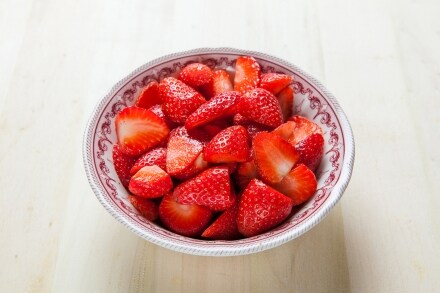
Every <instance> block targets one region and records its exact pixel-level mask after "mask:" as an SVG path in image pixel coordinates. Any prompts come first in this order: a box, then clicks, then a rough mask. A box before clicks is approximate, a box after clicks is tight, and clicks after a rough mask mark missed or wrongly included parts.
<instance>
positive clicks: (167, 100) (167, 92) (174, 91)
mask: <svg viewBox="0 0 440 293" xmlns="http://www.w3.org/2000/svg"><path fill="white" fill-rule="evenodd" d="M159 94H160V97H161V98H162V101H163V104H162V110H163V112H164V113H165V115H167V116H168V117H169V118H170V119H171V121H173V122H175V123H178V124H184V123H185V121H186V118H188V116H189V115H190V114H191V113H192V112H194V111H195V110H196V109H197V108H198V107H200V106H201V105H202V104H203V103H204V102H205V101H206V100H205V98H203V96H202V95H201V94H199V93H198V92H197V91H196V90H194V89H193V88H192V87H190V86H188V85H186V84H185V83H184V82H182V81H180V80H178V79H176V78H174V77H167V78H165V79H163V80H162V81H161V82H160V84H159Z"/></svg>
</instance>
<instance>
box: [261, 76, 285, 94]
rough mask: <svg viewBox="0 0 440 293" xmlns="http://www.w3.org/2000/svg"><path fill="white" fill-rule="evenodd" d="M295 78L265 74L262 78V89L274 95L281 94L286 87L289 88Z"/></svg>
mask: <svg viewBox="0 0 440 293" xmlns="http://www.w3.org/2000/svg"><path fill="white" fill-rule="evenodd" d="M292 80H293V78H292V76H290V75H286V74H279V73H264V74H262V75H261V78H260V87H261V88H263V89H265V90H268V91H269V92H271V93H272V94H274V95H277V94H278V93H280V92H281V91H282V90H283V89H284V88H285V87H287V86H288V85H289V84H290V83H291V82H292Z"/></svg>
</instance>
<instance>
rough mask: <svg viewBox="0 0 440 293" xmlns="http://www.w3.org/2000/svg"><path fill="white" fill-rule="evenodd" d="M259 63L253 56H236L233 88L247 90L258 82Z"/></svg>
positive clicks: (254, 86)
mask: <svg viewBox="0 0 440 293" xmlns="http://www.w3.org/2000/svg"><path fill="white" fill-rule="evenodd" d="M260 73H261V69H260V65H259V64H258V62H257V60H255V59H254V58H253V57H249V56H242V57H238V58H237V61H236V63H235V77H234V90H236V91H248V90H251V89H254V88H256V87H257V86H258V84H259V83H260Z"/></svg>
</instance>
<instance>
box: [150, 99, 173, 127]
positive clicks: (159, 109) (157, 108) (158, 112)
mask: <svg viewBox="0 0 440 293" xmlns="http://www.w3.org/2000/svg"><path fill="white" fill-rule="evenodd" d="M148 110H150V111H151V112H153V113H154V114H156V115H157V116H158V117H159V118H162V119H163V121H165V123H166V124H167V126H168V128H169V129H173V128H175V127H176V123H174V122H173V121H171V120H170V118H168V117H167V116H166V115H165V113H164V112H163V110H162V105H154V106H153V107H151V108H149V109H148Z"/></svg>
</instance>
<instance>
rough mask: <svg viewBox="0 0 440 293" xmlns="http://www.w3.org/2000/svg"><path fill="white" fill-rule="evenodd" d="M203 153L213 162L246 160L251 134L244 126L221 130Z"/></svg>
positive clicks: (207, 159) (206, 158)
mask: <svg viewBox="0 0 440 293" xmlns="http://www.w3.org/2000/svg"><path fill="white" fill-rule="evenodd" d="M203 155H204V158H205V160H206V161H208V162H211V163H231V162H245V161H247V160H248V159H249V135H248V133H247V131H246V128H244V127H243V126H240V125H237V126H231V127H228V128H226V129H224V130H222V131H221V132H219V133H218V134H217V135H216V136H215V137H214V138H213V139H212V140H211V141H210V142H209V143H208V144H207V145H206V147H205V150H204V151H203Z"/></svg>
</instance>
